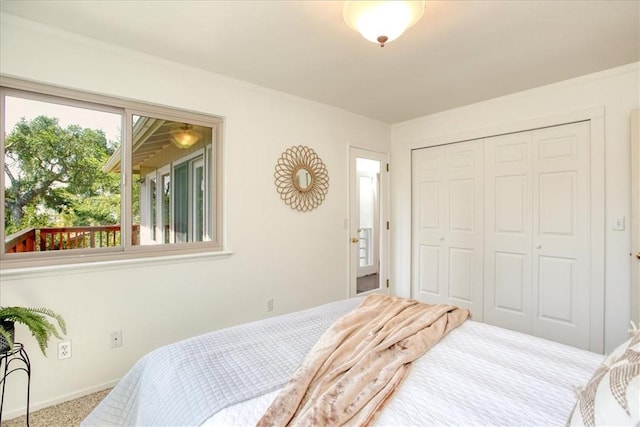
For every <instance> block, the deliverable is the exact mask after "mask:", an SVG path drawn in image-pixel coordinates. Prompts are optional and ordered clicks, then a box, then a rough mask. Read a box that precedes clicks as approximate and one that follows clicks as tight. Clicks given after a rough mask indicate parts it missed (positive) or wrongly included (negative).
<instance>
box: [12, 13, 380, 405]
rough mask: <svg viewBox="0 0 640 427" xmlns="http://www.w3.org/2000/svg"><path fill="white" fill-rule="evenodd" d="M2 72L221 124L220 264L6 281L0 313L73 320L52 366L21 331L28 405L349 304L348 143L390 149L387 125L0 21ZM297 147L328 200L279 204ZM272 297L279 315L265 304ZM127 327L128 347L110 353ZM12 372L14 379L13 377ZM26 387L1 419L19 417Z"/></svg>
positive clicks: (167, 263) (111, 268)
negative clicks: (164, 357)
mask: <svg viewBox="0 0 640 427" xmlns="http://www.w3.org/2000/svg"><path fill="white" fill-rule="evenodd" d="M0 18H1V22H0V28H1V34H0V43H1V45H0V55H1V57H0V73H2V74H3V75H6V76H11V77H18V78H23V79H27V80H33V81H37V82H44V83H50V84H54V85H59V86H64V87H70V88H74V89H80V90H87V91H91V92H97V93H102V94H106V95H111V96H118V97H125V98H130V99H134V100H141V101H145V102H151V103H157V104H162V105H168V106H174V107H178V108H184V109H189V110H194V111H199V112H203V113H208V114H213V115H220V116H224V118H225V122H224V156H225V161H224V168H225V182H224V184H225V208H226V240H227V243H228V249H229V250H231V251H233V255H232V256H230V257H229V258H226V259H218V260H214V259H211V258H207V257H204V258H198V257H196V258H185V259H175V260H162V261H159V262H152V263H128V264H115V265H105V266H100V267H95V266H94V267H91V266H85V267H80V268H70V267H63V268H60V269H59V270H57V271H48V272H47V271H44V272H38V273H28V274H7V273H6V272H3V273H2V277H1V278H0V305H5V306H6V305H28V306H46V307H50V308H52V309H54V310H56V311H58V312H60V313H61V314H63V316H64V317H65V319H66V320H67V323H68V326H69V334H68V338H69V339H71V340H72V347H73V357H72V358H71V359H67V360H62V361H58V360H57V358H56V353H57V350H56V342H55V340H54V342H53V343H52V345H51V346H50V348H49V357H48V358H44V357H42V355H41V354H40V353H39V350H38V349H37V347H36V346H35V345H34V343H33V342H32V341H33V340H32V339H31V338H30V337H29V336H28V332H27V331H26V330H24V329H21V328H20V326H18V330H17V338H18V339H19V341H24V342H25V343H26V344H27V350H28V352H29V355H30V356H31V359H32V363H33V378H32V388H31V392H32V395H31V397H32V399H31V402H32V405H33V406H32V407H33V408H36V409H37V408H38V407H40V406H44V405H47V404H51V403H55V402H57V401H59V400H64V399H68V398H71V397H75V396H77V395H79V394H83V393H85V392H88V391H92V390H97V389H100V388H102V387H104V386H106V385H111V384H113V382H114V381H116V380H117V379H119V378H120V377H121V376H122V375H123V374H124V373H125V372H126V371H127V370H128V369H129V368H130V367H131V366H132V365H133V363H134V362H135V361H136V360H137V359H138V358H139V357H140V356H142V355H143V354H145V353H147V352H148V351H150V350H151V349H153V348H156V347H157V346H160V345H163V344H166V343H170V342H174V341H177V340H179V339H182V338H186V337H189V336H193V335H196V334H201V333H204V332H207V331H211V330H213V329H217V328H221V327H224V326H228V325H232V324H238V323H242V322H247V321H250V320H254V319H258V318H263V317H266V316H268V315H277V314H281V313H284V312H289V311H293V310H296V309H302V308H306V307H310V306H313V305H317V304H320V303H325V302H329V301H332V300H337V299H340V298H345V297H347V296H348V256H349V255H348V247H349V246H348V245H349V243H348V237H349V235H348V229H347V228H345V223H344V221H345V219H346V218H347V217H348V194H347V191H348V146H349V145H350V144H352V145H356V146H359V147H364V148H370V149H372V150H376V151H380V152H388V151H389V147H388V145H389V139H390V126H389V125H387V124H384V123H381V122H377V121H374V120H370V119H367V118H363V117H361V116H357V115H354V114H351V113H347V112H345V111H342V110H338V109H336V108H333V107H328V106H325V105H321V104H317V103H313V102H310V101H307V100H303V99H300V98H296V97H293V96H289V95H286V94H282V93H278V92H275V91H271V90H268V89H265V88H261V87H258V86H255V85H250V84H247V83H244V82H240V81H236V80H232V79H229V78H226V77H222V76H219V75H215V74H211V73H207V72H204V71H202V70H198V69H194V68H189V67H185V66H183V65H180V64H177V63H172V62H169V61H165V60H162V59H159V58H154V57H151V56H148V55H144V54H140V53H136V52H132V51H128V50H126V49H122V48H118V47H115V46H110V45H106V44H103V43H101V42H97V41H95V40H90V39H86V38H83V37H79V36H76V35H73V34H69V33H64V32H60V31H57V30H54V29H51V28H48V27H44V26H41V25H39V24H35V23H33V22H30V21H25V20H23V19H20V18H17V17H14V16H11V15H7V14H2V15H1V17H0ZM293 145H307V146H309V147H311V148H313V149H314V150H315V151H316V152H317V153H318V155H319V156H320V158H321V159H322V160H323V161H324V163H325V164H326V166H327V168H328V172H329V192H328V195H327V198H326V200H325V201H324V203H323V204H322V205H321V206H320V207H319V208H317V209H316V210H314V211H312V212H310V213H300V212H297V211H294V210H292V209H291V208H290V207H289V206H287V205H285V204H284V203H283V202H282V201H281V200H280V197H279V195H278V193H277V192H276V189H275V186H274V176H273V173H274V166H275V162H276V160H277V159H278V158H279V156H280V155H281V154H282V152H283V151H284V150H285V149H286V148H288V147H290V146H293ZM267 298H273V299H274V307H275V309H274V311H273V313H267V312H266V299H267ZM118 329H122V331H123V342H124V346H123V347H121V348H119V349H114V350H112V349H110V348H109V333H110V331H113V330H118ZM17 376H18V375H17V374H14V375H13V377H17ZM22 385H23V384H21V380H20V379H17V378H14V379H12V380H11V381H9V383H8V387H9V388H8V395H7V396H6V397H7V401H5V405H6V406H5V411H6V412H5V417H11V416H14V415H20V411H22V410H23V405H24V397H23V396H22V392H21V389H20V386H22Z"/></svg>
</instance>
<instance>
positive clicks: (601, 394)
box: [567, 332, 640, 426]
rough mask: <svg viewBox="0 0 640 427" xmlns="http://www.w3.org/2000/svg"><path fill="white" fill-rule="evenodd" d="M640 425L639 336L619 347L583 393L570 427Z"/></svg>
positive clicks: (571, 418) (570, 420)
mask: <svg viewBox="0 0 640 427" xmlns="http://www.w3.org/2000/svg"><path fill="white" fill-rule="evenodd" d="M639 424H640V333H637V332H636V333H635V335H634V336H633V337H632V338H631V339H629V340H628V341H627V342H625V343H624V344H622V345H620V346H619V347H617V348H616V349H615V350H614V351H613V352H612V353H611V354H610V355H609V356H607V357H606V358H605V360H604V362H602V365H601V366H600V367H599V368H598V369H597V370H596V372H595V373H594V374H593V377H591V380H589V382H588V383H587V385H586V386H585V387H584V388H583V389H582V390H581V391H580V393H579V395H578V402H577V403H576V406H575V408H574V409H573V412H572V413H571V416H570V417H569V421H568V422H567V425H568V426H628V425H632V426H637V425H639Z"/></svg>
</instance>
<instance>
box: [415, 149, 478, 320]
mask: <svg viewBox="0 0 640 427" xmlns="http://www.w3.org/2000/svg"><path fill="white" fill-rule="evenodd" d="M482 165H483V155H482V142H481V141H474V142H465V143H458V144H452V145H449V146H443V147H434V148H425V149H421V150H415V151H413V153H412V200H413V203H412V204H413V207H412V213H413V220H412V222H413V223H412V228H413V236H414V239H413V243H412V259H413V265H414V268H413V274H412V289H413V297H414V298H416V299H418V300H421V301H424V302H427V303H430V304H433V303H447V304H455V305H458V306H460V307H463V308H468V309H470V310H471V311H472V313H473V315H474V318H475V319H477V320H482V297H483V289H482V281H483V267H484V266H483V262H482V259H483V244H482V239H483V237H482V234H483V231H484V230H483V207H482V206H483V187H482V181H483V176H482Z"/></svg>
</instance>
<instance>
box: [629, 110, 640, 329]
mask: <svg viewBox="0 0 640 427" xmlns="http://www.w3.org/2000/svg"><path fill="white" fill-rule="evenodd" d="M630 255H631V320H632V321H633V322H634V323H635V324H636V325H640V258H639V257H640V109H638V110H633V111H632V112H631V253H630Z"/></svg>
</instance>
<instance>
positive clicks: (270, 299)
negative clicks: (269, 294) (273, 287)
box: [267, 298, 273, 311]
mask: <svg viewBox="0 0 640 427" xmlns="http://www.w3.org/2000/svg"><path fill="white" fill-rule="evenodd" d="M267 311H273V298H269V299H268V300H267Z"/></svg>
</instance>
